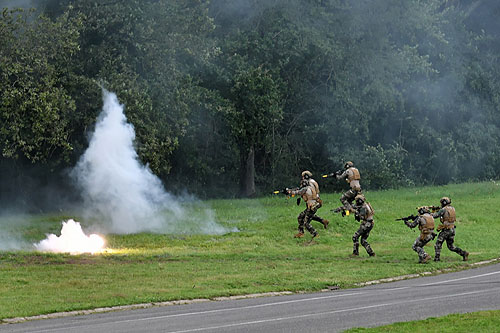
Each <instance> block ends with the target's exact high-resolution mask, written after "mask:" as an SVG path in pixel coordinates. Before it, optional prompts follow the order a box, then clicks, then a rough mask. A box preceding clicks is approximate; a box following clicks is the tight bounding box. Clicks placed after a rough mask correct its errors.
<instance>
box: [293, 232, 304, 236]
mask: <svg viewBox="0 0 500 333" xmlns="http://www.w3.org/2000/svg"><path fill="white" fill-rule="evenodd" d="M301 237H304V233H303V232H300V231H299V232H298V233H296V234H295V235H294V236H293V238H301Z"/></svg>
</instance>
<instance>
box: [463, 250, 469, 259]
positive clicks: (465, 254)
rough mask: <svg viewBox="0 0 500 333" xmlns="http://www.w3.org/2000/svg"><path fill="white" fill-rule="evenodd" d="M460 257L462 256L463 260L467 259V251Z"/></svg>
mask: <svg viewBox="0 0 500 333" xmlns="http://www.w3.org/2000/svg"><path fill="white" fill-rule="evenodd" d="M462 258H464V261H467V259H469V252H467V251H465V253H464V255H463V256H462Z"/></svg>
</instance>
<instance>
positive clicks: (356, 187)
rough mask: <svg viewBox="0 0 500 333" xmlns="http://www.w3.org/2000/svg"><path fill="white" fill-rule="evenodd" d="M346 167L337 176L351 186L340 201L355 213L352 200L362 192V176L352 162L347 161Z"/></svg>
mask: <svg viewBox="0 0 500 333" xmlns="http://www.w3.org/2000/svg"><path fill="white" fill-rule="evenodd" d="M344 167H345V171H344V172H343V173H341V174H337V175H336V177H337V179H345V180H346V182H347V183H349V186H350V187H351V188H350V189H349V190H348V191H347V192H345V193H344V194H343V195H342V197H341V198H340V202H342V204H343V205H344V208H345V209H346V210H348V211H350V212H351V213H354V208H353V207H352V202H353V201H354V198H356V196H357V195H358V194H360V193H361V185H360V183H359V181H360V179H361V176H360V174H359V170H358V169H356V168H355V167H354V165H353V163H352V162H346V164H345V166H344Z"/></svg>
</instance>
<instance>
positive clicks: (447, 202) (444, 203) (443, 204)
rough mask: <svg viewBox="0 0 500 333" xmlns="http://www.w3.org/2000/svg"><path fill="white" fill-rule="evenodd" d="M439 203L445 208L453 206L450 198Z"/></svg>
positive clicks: (442, 199)
mask: <svg viewBox="0 0 500 333" xmlns="http://www.w3.org/2000/svg"><path fill="white" fill-rule="evenodd" d="M439 202H440V203H441V206H443V207H444V206H446V205H449V204H451V199H450V198H448V197H442V198H441V200H439Z"/></svg>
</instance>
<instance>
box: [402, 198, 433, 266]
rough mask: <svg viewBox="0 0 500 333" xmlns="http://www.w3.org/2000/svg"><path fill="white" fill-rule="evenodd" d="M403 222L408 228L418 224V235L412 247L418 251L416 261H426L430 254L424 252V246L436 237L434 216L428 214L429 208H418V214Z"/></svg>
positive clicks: (421, 262)
mask: <svg viewBox="0 0 500 333" xmlns="http://www.w3.org/2000/svg"><path fill="white" fill-rule="evenodd" d="M405 224H406V225H407V226H408V227H410V228H415V227H416V226H417V225H418V229H419V230H420V235H419V236H418V237H417V239H416V240H415V242H414V243H413V246H412V249H413V251H415V252H417V253H418V258H419V260H418V262H419V263H420V264H423V263H426V262H428V261H429V260H430V259H431V256H430V255H429V254H427V253H426V252H425V250H424V246H425V244H427V243H429V242H430V241H431V240H433V239H434V237H436V234H435V233H434V218H433V217H432V215H431V214H430V210H429V208H428V207H420V208H418V216H417V217H415V219H414V220H413V221H412V222H410V221H405Z"/></svg>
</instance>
